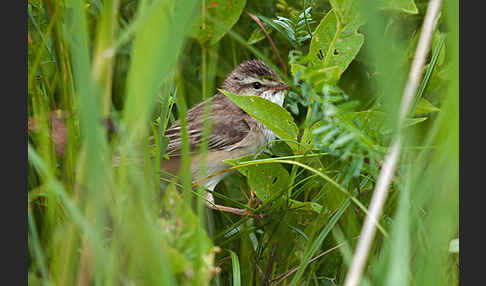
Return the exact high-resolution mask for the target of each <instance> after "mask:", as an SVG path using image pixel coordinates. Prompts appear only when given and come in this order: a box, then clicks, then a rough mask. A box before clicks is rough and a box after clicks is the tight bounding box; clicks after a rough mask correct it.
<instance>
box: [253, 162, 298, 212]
mask: <svg viewBox="0 0 486 286" xmlns="http://www.w3.org/2000/svg"><path fill="white" fill-rule="evenodd" d="M289 180H290V176H289V173H288V172H287V170H285V168H284V167H282V165H280V164H279V163H275V164H261V165H253V166H250V167H248V184H249V185H250V188H251V190H252V191H254V192H255V193H256V195H257V197H258V198H259V199H260V200H261V201H262V202H264V203H265V202H266V201H268V200H269V199H270V198H271V197H272V194H276V193H280V191H282V190H283V189H285V188H287V187H288V184H289Z"/></svg>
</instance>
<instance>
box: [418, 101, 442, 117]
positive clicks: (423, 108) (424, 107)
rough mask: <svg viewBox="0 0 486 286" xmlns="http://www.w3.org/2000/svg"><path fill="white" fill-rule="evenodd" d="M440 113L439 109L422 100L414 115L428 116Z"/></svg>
mask: <svg viewBox="0 0 486 286" xmlns="http://www.w3.org/2000/svg"><path fill="white" fill-rule="evenodd" d="M438 111H440V109H439V108H437V107H435V106H434V105H433V104H432V103H430V101H428V100H427V99H425V98H423V97H422V98H421V99H420V100H419V102H418V104H417V106H416V107H415V113H414V115H422V114H427V113H431V112H438Z"/></svg>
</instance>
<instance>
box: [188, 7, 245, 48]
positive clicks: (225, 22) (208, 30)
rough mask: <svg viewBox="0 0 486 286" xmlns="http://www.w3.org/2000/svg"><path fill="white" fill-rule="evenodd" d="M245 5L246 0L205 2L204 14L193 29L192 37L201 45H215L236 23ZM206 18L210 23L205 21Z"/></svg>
mask: <svg viewBox="0 0 486 286" xmlns="http://www.w3.org/2000/svg"><path fill="white" fill-rule="evenodd" d="M245 5H246V0H238V1H236V0H231V1H224V0H209V1H207V4H206V7H202V9H203V10H204V12H203V14H202V16H201V18H200V19H199V20H198V22H197V25H196V26H195V27H194V29H193V37H195V38H196V39H197V40H198V41H199V43H201V45H214V44H216V43H217V42H219V40H221V38H222V37H223V36H224V34H226V33H227V32H228V31H229V30H230V29H231V27H233V25H234V24H235V23H236V22H237V21H238V19H239V18H240V15H241V13H242V12H243V8H245ZM206 18H210V19H211V20H212V21H207V19H206ZM214 22H217V23H218V24H215V23H214Z"/></svg>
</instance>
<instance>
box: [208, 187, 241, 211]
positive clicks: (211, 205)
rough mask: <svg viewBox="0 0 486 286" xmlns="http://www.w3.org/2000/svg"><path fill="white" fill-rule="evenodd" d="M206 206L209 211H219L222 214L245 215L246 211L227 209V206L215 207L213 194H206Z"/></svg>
mask: <svg viewBox="0 0 486 286" xmlns="http://www.w3.org/2000/svg"><path fill="white" fill-rule="evenodd" d="M204 203H205V204H206V206H207V207H208V208H210V209H213V210H219V211H223V212H229V213H234V214H237V215H247V214H248V211H247V210H246V209H237V208H232V207H227V206H221V205H216V204H215V203H214V197H213V194H212V193H210V192H206V200H205V201H204Z"/></svg>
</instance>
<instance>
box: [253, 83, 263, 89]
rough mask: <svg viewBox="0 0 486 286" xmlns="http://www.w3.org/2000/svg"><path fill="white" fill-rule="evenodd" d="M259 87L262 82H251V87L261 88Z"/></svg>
mask: <svg viewBox="0 0 486 286" xmlns="http://www.w3.org/2000/svg"><path fill="white" fill-rule="evenodd" d="M261 87H262V84H261V83H259V82H258V81H256V82H254V83H253V88H254V89H259V88H261Z"/></svg>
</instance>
